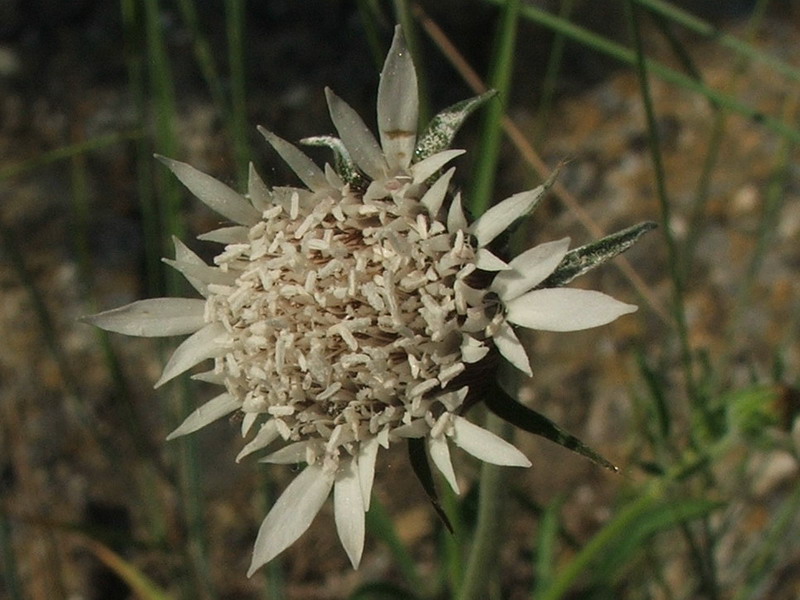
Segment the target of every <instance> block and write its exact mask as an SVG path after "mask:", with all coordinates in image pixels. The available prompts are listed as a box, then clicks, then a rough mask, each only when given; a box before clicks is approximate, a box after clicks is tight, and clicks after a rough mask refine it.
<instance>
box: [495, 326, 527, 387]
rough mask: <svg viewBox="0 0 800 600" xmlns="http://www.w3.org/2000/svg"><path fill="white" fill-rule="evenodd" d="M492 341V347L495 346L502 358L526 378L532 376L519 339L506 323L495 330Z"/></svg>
mask: <svg viewBox="0 0 800 600" xmlns="http://www.w3.org/2000/svg"><path fill="white" fill-rule="evenodd" d="M492 339H493V340H494V345H495V346H497V349H498V350H499V351H500V354H502V355H503V358H505V359H506V360H507V361H508V362H510V363H511V364H512V365H514V366H515V367H517V368H518V369H519V370H520V371H522V372H523V373H525V375H527V376H528V377H532V376H533V371H531V363H530V359H529V358H528V354H527V353H526V352H525V348H524V347H523V345H522V344H521V343H520V341H519V339H517V335H516V334H515V333H514V329H512V327H511V325H509V324H508V322H506V321H503V322H502V323H501V325H500V327H499V328H498V329H497V333H495V334H494V335H493V336H492Z"/></svg>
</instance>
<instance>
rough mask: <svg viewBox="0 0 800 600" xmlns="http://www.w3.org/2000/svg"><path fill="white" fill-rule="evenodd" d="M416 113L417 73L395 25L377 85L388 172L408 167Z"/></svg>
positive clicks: (412, 148) (381, 133)
mask: <svg viewBox="0 0 800 600" xmlns="http://www.w3.org/2000/svg"><path fill="white" fill-rule="evenodd" d="M418 110H419V97H418V90H417V73H416V71H415V70H414V61H413V60H411V53H410V52H409V51H408V48H407V47H406V42H405V39H404V37H403V32H402V30H401V29H400V26H399V25H398V26H397V27H395V30H394V39H392V47H391V48H389V54H388V55H387V56H386V62H385V63H384V65H383V70H382V71H381V78H380V83H379V84H378V130H379V132H380V137H381V146H382V147H383V153H384V155H385V156H386V162H387V163H388V165H389V168H390V169H391V170H396V169H402V170H405V169H407V168H408V165H409V164H411V158H412V156H413V154H414V144H415V143H416V140H417V118H418ZM346 145H347V142H345V146H346Z"/></svg>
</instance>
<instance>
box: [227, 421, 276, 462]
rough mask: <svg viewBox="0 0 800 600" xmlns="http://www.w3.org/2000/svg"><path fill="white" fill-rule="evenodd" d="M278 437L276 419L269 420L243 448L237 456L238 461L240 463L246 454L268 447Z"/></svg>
mask: <svg viewBox="0 0 800 600" xmlns="http://www.w3.org/2000/svg"><path fill="white" fill-rule="evenodd" d="M250 414H255V413H250ZM276 439H278V428H277V427H276V423H275V421H267V422H266V423H264V424H263V425H262V426H261V429H259V430H258V433H257V434H256V436H255V437H254V438H253V439H252V440H250V442H249V443H247V444H246V445H245V447H244V448H242V451H241V452H239V454H238V455H237V456H236V462H237V463H238V462H239V461H240V460H242V459H243V458H244V457H245V456H247V455H249V454H252V453H253V452H257V451H259V450H261V449H263V448H266V447H267V446H269V445H270V444H271V443H272V442H274V441H275V440H276Z"/></svg>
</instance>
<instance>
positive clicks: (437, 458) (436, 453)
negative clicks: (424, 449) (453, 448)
mask: <svg viewBox="0 0 800 600" xmlns="http://www.w3.org/2000/svg"><path fill="white" fill-rule="evenodd" d="M428 452H429V453H430V455H431V460H432V461H433V464H435V465H436V468H437V469H439V472H440V473H441V474H442V475H443V476H444V478H445V480H446V481H447V483H449V484H450V487H451V488H453V491H454V492H455V493H456V494H460V493H461V492H460V491H459V489H458V481H457V480H456V472H455V471H454V470H453V463H452V461H451V460H450V449H449V448H448V447H447V438H445V436H443V435H441V436H439V437H428Z"/></svg>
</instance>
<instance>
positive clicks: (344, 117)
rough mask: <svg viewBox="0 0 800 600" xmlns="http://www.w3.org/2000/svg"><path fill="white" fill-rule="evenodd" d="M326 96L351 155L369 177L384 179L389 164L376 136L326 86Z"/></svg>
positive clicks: (332, 116)
mask: <svg viewBox="0 0 800 600" xmlns="http://www.w3.org/2000/svg"><path fill="white" fill-rule="evenodd" d="M325 97H326V98H327V99H328V108H329V110H330V113H331V120H332V121H333V124H334V126H335V127H336V131H338V132H339V137H340V138H342V142H344V145H345V147H346V148H347V150H348V152H349V153H350V157H351V158H352V159H353V160H354V161H355V163H356V165H358V168H359V169H361V170H362V171H364V173H366V174H367V175H368V176H369V177H371V178H372V179H382V178H383V177H384V176H385V175H386V173H387V171H388V166H387V164H386V160H385V159H384V157H383V152H382V151H381V147H380V146H379V145H378V142H377V140H376V139H375V136H373V135H372V133H371V132H370V130H369V128H368V127H367V126H366V125H365V124H364V121H362V120H361V117H359V116H358V113H357V112H356V111H354V110H353V109H352V108H351V107H350V105H348V104H347V103H346V102H345V101H344V100H342V99H341V98H339V96H337V95H336V94H334V93H333V92H332V91H331V90H329V89H327V88H326V89H325Z"/></svg>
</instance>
